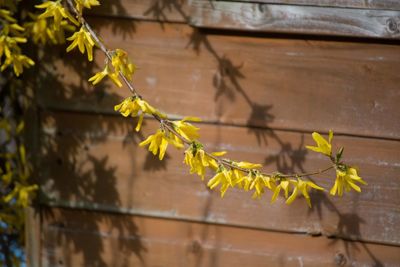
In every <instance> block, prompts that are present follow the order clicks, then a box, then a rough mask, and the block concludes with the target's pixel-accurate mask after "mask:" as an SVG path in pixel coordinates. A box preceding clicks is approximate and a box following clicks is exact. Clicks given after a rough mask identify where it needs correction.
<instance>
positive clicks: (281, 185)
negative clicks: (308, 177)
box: [271, 180, 289, 203]
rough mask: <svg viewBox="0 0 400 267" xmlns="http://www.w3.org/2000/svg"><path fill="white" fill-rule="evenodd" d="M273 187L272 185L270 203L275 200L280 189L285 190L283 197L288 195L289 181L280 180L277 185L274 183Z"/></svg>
mask: <svg viewBox="0 0 400 267" xmlns="http://www.w3.org/2000/svg"><path fill="white" fill-rule="evenodd" d="M273 187H274V190H273V192H274V193H273V195H272V198H271V203H273V202H275V200H276V199H277V197H278V196H279V193H280V192H281V190H282V189H283V191H284V192H285V198H288V196H289V181H287V180H282V181H280V183H279V184H278V186H276V185H274V186H273Z"/></svg>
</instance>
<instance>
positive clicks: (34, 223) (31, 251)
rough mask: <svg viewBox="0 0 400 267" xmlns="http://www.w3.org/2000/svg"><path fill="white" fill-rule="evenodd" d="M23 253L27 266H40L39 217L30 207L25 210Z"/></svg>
mask: <svg viewBox="0 0 400 267" xmlns="http://www.w3.org/2000/svg"><path fill="white" fill-rule="evenodd" d="M25 225H26V229H25V252H26V264H27V266H31V267H36V266H40V248H41V243H40V241H41V234H40V233H41V232H40V227H41V221H40V215H39V213H38V212H36V211H35V209H34V208H32V207H27V208H25Z"/></svg>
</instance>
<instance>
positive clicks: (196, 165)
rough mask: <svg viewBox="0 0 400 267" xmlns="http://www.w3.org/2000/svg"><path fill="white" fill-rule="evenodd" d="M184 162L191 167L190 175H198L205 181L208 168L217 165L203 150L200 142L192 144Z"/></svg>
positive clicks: (186, 152) (187, 150)
mask: <svg viewBox="0 0 400 267" xmlns="http://www.w3.org/2000/svg"><path fill="white" fill-rule="evenodd" d="M183 162H184V163H185V164H186V165H188V166H189V167H190V173H196V174H197V175H199V176H200V177H201V179H202V180H204V175H205V173H206V167H209V166H211V165H216V163H215V160H213V159H212V158H210V157H209V156H207V154H206V153H205V152H204V150H203V145H202V144H200V143H198V142H192V144H191V145H190V146H189V147H188V149H186V151H185V159H184V161H183Z"/></svg>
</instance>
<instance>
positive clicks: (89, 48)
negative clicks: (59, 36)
mask: <svg viewBox="0 0 400 267" xmlns="http://www.w3.org/2000/svg"><path fill="white" fill-rule="evenodd" d="M67 40H68V41H72V43H71V44H70V45H69V46H68V47H67V52H69V51H71V50H72V49H74V48H75V47H76V46H78V48H79V51H80V52H81V53H82V54H84V53H85V49H86V53H87V55H88V60H89V61H92V60H93V46H94V45H95V42H94V40H93V38H92V36H91V35H90V33H89V32H88V31H87V30H86V28H85V27H84V26H82V27H81V29H80V30H79V31H78V32H75V33H74V34H73V35H72V36H71V37H68V38H67Z"/></svg>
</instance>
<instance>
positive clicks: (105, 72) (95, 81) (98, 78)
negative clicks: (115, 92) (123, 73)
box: [89, 65, 122, 87]
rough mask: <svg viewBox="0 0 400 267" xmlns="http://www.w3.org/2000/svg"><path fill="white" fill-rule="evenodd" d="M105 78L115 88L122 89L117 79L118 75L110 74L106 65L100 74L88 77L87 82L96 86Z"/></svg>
mask: <svg viewBox="0 0 400 267" xmlns="http://www.w3.org/2000/svg"><path fill="white" fill-rule="evenodd" d="M106 76H108V77H109V78H110V79H111V80H112V81H113V82H114V84H115V85H116V86H118V87H122V83H121V81H120V80H119V78H118V74H117V73H113V72H111V71H110V68H109V67H108V65H106V66H105V67H104V69H103V70H102V71H101V72H98V73H96V74H95V75H93V76H92V77H90V79H89V82H92V84H93V85H96V84H98V83H99V82H100V81H101V80H102V79H103V78H104V77H106Z"/></svg>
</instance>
